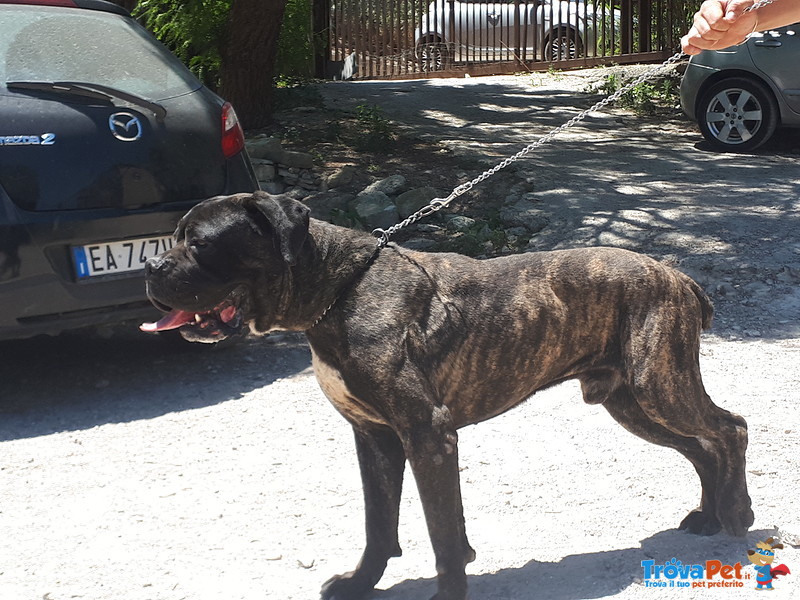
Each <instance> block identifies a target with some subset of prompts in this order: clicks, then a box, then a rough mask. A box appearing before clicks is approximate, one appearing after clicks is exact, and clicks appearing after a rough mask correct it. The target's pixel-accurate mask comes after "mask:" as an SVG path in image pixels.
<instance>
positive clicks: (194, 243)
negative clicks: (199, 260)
mask: <svg viewBox="0 0 800 600" xmlns="http://www.w3.org/2000/svg"><path fill="white" fill-rule="evenodd" d="M206 246H208V242H206V241H205V240H201V239H197V238H193V239H191V240H189V247H190V248H192V249H199V248H205V247H206Z"/></svg>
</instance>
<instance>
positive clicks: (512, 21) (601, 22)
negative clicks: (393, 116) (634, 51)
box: [415, 0, 620, 71]
mask: <svg viewBox="0 0 800 600" xmlns="http://www.w3.org/2000/svg"><path fill="white" fill-rule="evenodd" d="M619 22H620V11H619V10H615V9H611V8H609V7H607V6H606V5H605V4H602V5H598V6H596V7H595V6H593V5H590V4H589V3H588V2H583V1H582V0H566V1H558V0H528V1H523V2H521V3H519V4H517V3H515V2H511V1H509V0H505V1H500V2H486V1H484V0H433V2H431V3H430V4H429V5H428V8H427V11H426V12H425V13H424V14H423V15H422V18H421V21H420V26H419V27H418V28H417V30H416V32H415V43H416V47H417V58H418V59H419V60H421V61H422V63H423V67H424V68H425V69H426V70H431V71H434V70H439V69H442V68H446V67H447V63H449V62H450V61H471V62H481V61H486V60H497V59H498V58H503V59H506V60H513V59H515V58H517V59H531V58H533V59H539V60H545V61H550V62H552V61H557V60H566V59H571V58H578V57H581V56H593V55H595V53H596V52H597V51H598V50H602V49H603V48H605V49H606V50H609V49H610V48H612V47H613V45H614V43H615V42H618V41H619ZM518 52H520V53H521V55H518V54H517V53H518Z"/></svg>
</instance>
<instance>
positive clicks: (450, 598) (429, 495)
mask: <svg viewBox="0 0 800 600" xmlns="http://www.w3.org/2000/svg"><path fill="white" fill-rule="evenodd" d="M417 408H419V407H417ZM423 414H424V420H422V421H421V420H420V418H421V417H423V415H422V414H420V413H417V414H415V415H414V417H412V418H413V421H414V422H413V423H412V424H411V427H410V428H409V430H408V432H407V435H405V436H404V440H403V444H404V446H405V449H406V456H407V457H408V460H409V463H410V464H411V469H412V471H413V473H414V478H415V479H416V481H417V488H418V489H419V495H420V499H421V500H422V507H423V510H424V512H425V521H426V522H427V525H428V534H429V535H430V538H431V543H432V545H433V552H434V555H435V557H436V573H437V575H438V577H437V582H438V592H437V594H436V595H435V596H434V597H433V599H432V600H465V599H466V597H467V575H466V572H465V570H464V569H465V567H466V565H467V563H470V562H472V561H473V560H475V551H474V550H473V549H472V548H471V547H470V545H469V542H468V541H467V534H466V530H465V526H464V509H463V506H462V503H461V485H460V482H459V475H458V435H457V434H456V429H455V426H454V425H453V421H452V418H451V416H450V411H449V410H448V409H447V408H446V407H444V406H437V407H431V409H430V412H428V411H425V412H424V413H423Z"/></svg>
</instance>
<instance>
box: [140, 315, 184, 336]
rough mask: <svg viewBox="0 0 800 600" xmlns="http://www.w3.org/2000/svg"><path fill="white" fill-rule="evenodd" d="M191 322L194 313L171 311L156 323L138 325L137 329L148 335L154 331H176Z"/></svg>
mask: <svg viewBox="0 0 800 600" xmlns="http://www.w3.org/2000/svg"><path fill="white" fill-rule="evenodd" d="M193 321H194V313H190V312H186V311H183V310H173V311H172V312H171V313H169V314H166V315H164V316H163V317H162V318H161V319H160V320H159V321H158V322H157V323H142V324H141V325H139V329H141V330H142V331H146V332H148V333H153V332H156V331H166V330H168V329H177V328H178V327H180V326H181V325H186V323H191V322H193Z"/></svg>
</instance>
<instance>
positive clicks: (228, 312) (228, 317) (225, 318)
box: [219, 306, 236, 323]
mask: <svg viewBox="0 0 800 600" xmlns="http://www.w3.org/2000/svg"><path fill="white" fill-rule="evenodd" d="M235 316H236V307H235V306H229V307H227V308H224V309H223V310H222V312H220V313H219V317H220V319H222V322H223V323H230V322H231V321H232V320H233V318H234V317H235Z"/></svg>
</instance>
